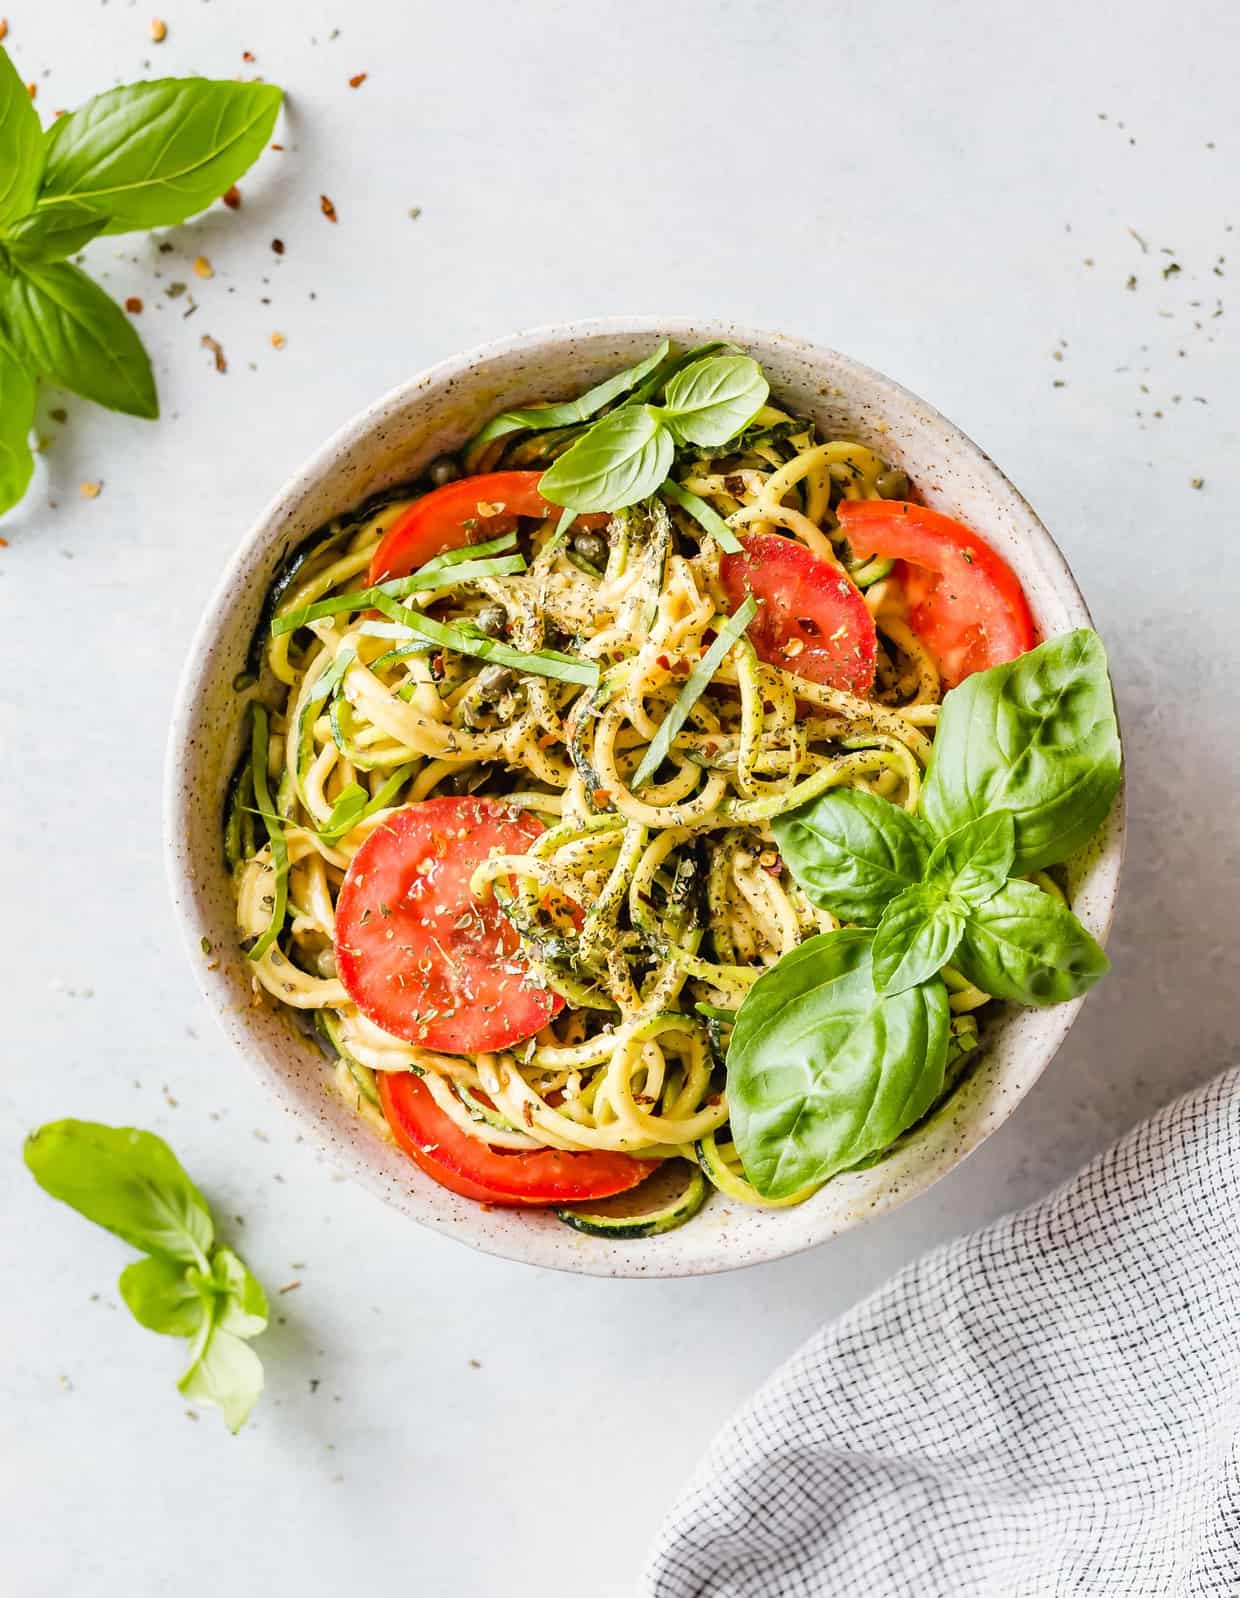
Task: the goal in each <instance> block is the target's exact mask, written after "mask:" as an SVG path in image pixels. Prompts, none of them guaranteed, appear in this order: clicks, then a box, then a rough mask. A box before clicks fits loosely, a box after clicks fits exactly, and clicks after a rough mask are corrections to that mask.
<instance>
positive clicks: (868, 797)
mask: <svg viewBox="0 0 1240 1598" xmlns="http://www.w3.org/2000/svg"><path fill="white" fill-rule="evenodd" d="M771 831H772V832H773V833H774V834H775V841H776V843H777V844H778V845H779V851H780V853H781V854H782V856H783V858H784V861H785V863H786V865H787V867H788V869H789V871H791V872H792V875H793V876H794V877H795V878H796V880H797V882H798V883H799V884H800V886H801V888H802V889H803V891H804V892H805V894H806V896H807V898H808V899H809V900H810V902H811V903H812V904H816V905H817V906H818V907H819V909H821V910H830V911H831V913H832V914H833V915H836V916H838V917H839V918H840V920H842V921H856V922H858V923H859V924H860V925H862V926H870V927H872V926H875V925H877V923H878V919H879V917H880V916H881V915H882V913H883V910H884V908H885V907H886V905H887V904H888V902H889V901H890V900H891V899H894V898H895V896H896V894H897V893H900V892H902V891H903V889H905V888H908V887H911V886H912V884H913V883H915V882H918V881H920V880H921V877H922V875H923V873H924V872H925V869H926V862H927V861H928V860H929V858H930V850H931V846H932V844H933V838H932V835H931V833H930V829H929V828H928V827H927V826H926V825H925V823H924V822H922V821H919V820H918V819H917V818H916V817H915V816H910V815H909V813H908V812H907V811H906V810H901V809H900V808H899V806H898V805H893V804H891V803H890V802H889V801H888V800H886V799H880V798H879V797H878V795H877V794H872V793H865V792H864V791H863V790H862V789H859V788H845V789H840V790H836V791H833V792H828V793H825V794H823V795H822V797H821V798H819V799H815V800H812V801H811V802H810V803H809V804H807V805H803V806H802V807H801V808H800V809H799V810H792V811H790V812H789V813H788V814H787V815H784V816H776V817H774V819H773V820H772V822H771Z"/></svg>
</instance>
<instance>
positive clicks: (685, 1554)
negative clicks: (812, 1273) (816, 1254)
mask: <svg viewBox="0 0 1240 1598" xmlns="http://www.w3.org/2000/svg"><path fill="white" fill-rule="evenodd" d="M1238 1430H1240V1070H1233V1071H1229V1072H1226V1073H1225V1074H1224V1075H1223V1076H1221V1077H1218V1078H1216V1079H1215V1080H1214V1081H1212V1082H1210V1083H1208V1084H1207V1085H1206V1086H1205V1087H1203V1088H1201V1089H1199V1090H1198V1091H1196V1092H1194V1093H1192V1094H1189V1095H1188V1096H1186V1097H1184V1098H1182V1099H1178V1100H1177V1101H1176V1102H1175V1103H1173V1104H1171V1105H1170V1106H1168V1108H1167V1109H1165V1110H1163V1111H1162V1112H1161V1113H1160V1114H1159V1115H1157V1116H1156V1117H1155V1118H1154V1119H1153V1120H1151V1121H1148V1122H1146V1123H1145V1124H1144V1125H1142V1126H1140V1127H1138V1128H1137V1129H1136V1130H1135V1131H1133V1132H1131V1133H1129V1134H1128V1136H1126V1137H1125V1138H1124V1139H1123V1140H1122V1141H1121V1142H1120V1143H1118V1144H1117V1145H1116V1146H1115V1147H1114V1148H1112V1149H1110V1150H1109V1151H1108V1152H1107V1153H1105V1154H1103V1155H1101V1156H1100V1157H1099V1158H1097V1159H1096V1160H1094V1161H1093V1162H1092V1163H1091V1164H1090V1165H1088V1166H1086V1168H1085V1169H1084V1170H1083V1171H1082V1172H1081V1173H1080V1175H1079V1176H1077V1177H1075V1178H1074V1179H1073V1180H1072V1181H1070V1182H1068V1183H1067V1184H1066V1185H1065V1186H1063V1187H1062V1188H1060V1189H1058V1190H1057V1191H1056V1192H1055V1193H1053V1194H1051V1195H1050V1197H1048V1198H1046V1199H1044V1200H1043V1201H1042V1202H1041V1203H1039V1204H1036V1205H1034V1206H1033V1207H1032V1208H1031V1209H1028V1210H1025V1211H1023V1212H1022V1213H1020V1214H1017V1215H1013V1216H1009V1217H1007V1218H1005V1219H1003V1220H1000V1221H998V1222H996V1223H995V1224H994V1225H993V1226H990V1227H987V1228H986V1230H984V1231H982V1232H979V1233H977V1234H976V1235H974V1236H972V1237H966V1238H962V1239H960V1240H959V1241H958V1242H955V1243H952V1244H949V1245H948V1246H946V1247H944V1248H940V1249H938V1250H936V1251H935V1252H934V1253H932V1254H929V1255H927V1256H926V1257H925V1258H924V1259H922V1260H920V1261H918V1262H917V1263H916V1264H914V1265H911V1266H909V1267H908V1268H907V1269H905V1270H904V1271H902V1272H901V1273H900V1274H899V1275H898V1276H896V1277H895V1278H894V1279H893V1280H892V1281H891V1282H889V1283H888V1284H887V1285H886V1286H885V1287H883V1288H881V1289H880V1290H879V1291H878V1292H877V1293H875V1294H873V1295H872V1296H871V1297H870V1298H868V1299H866V1300H865V1301H864V1302H862V1303H861V1304H859V1305H857V1307H856V1308H854V1309H853V1310H851V1311H850V1312H849V1313H848V1314H846V1315H844V1316H843V1317H842V1318H841V1319H840V1320H838V1321H836V1322H835V1323H834V1324H832V1325H830V1326H827V1327H825V1328H824V1329H823V1330H822V1331H821V1332H819V1333H818V1335H817V1336H816V1337H814V1338H813V1339H812V1340H811V1341H810V1342H809V1343H808V1344H806V1345H805V1347H804V1348H802V1349H801V1351H800V1352H799V1353H798V1354H796V1355H795V1356H794V1357H793V1358H792V1360H790V1361H789V1363H788V1364H787V1365H785V1366H784V1367H783V1368H782V1369H781V1370H780V1371H779V1372H778V1373H777V1374H776V1375H775V1376H774V1378H773V1379H772V1380H771V1381H769V1382H768V1383H767V1385H766V1386H765V1387H764V1388H763V1389H762V1390H761V1391H760V1392H759V1393H758V1394H757V1395H756V1397H755V1398H754V1399H753V1400H752V1401H751V1402H750V1404H749V1405H748V1406H747V1408H746V1409H745V1410H744V1411H743V1412H742V1413H741V1414H740V1415H739V1416H738V1417H737V1418H736V1419H735V1420H734V1421H733V1422H732V1423H731V1424H730V1425H729V1426H728V1427H727V1429H726V1430H725V1431H724V1432H723V1434H722V1435H721V1436H720V1437H719V1439H718V1440H717V1441H716V1443H715V1444H714V1446H713V1448H712V1449H711V1451H710V1453H709V1455H708V1456H707V1458H706V1459H705V1461H704V1462H703V1464H702V1465H701V1467H700V1468H699V1470H698V1472H697V1475H696V1477H695V1478H694V1480H693V1481H692V1482H691V1484H690V1486H689V1487H688V1489H687V1490H686V1492H685V1493H684V1495H683V1496H682V1498H681V1500H680V1502H679V1503H678V1504H677V1505H676V1507H675V1509H674V1510H673V1512H672V1514H671V1516H670V1518H669V1520H668V1521H667V1523H666V1525H665V1526H664V1528H663V1531H662V1533H661V1535H660V1536H659V1538H658V1542H657V1545H656V1548H655V1551H654V1554H653V1557H652V1560H651V1563H650V1565H649V1567H648V1570H647V1573H646V1577H645V1590H646V1592H647V1593H648V1594H651V1595H653V1598H707V1595H709V1598H793V1595H796V1598H802V1595H807V1598H808V1595H813V1598H834V1595H836V1594H841V1595H843V1594H847V1595H850V1598H851V1595H853V1594H857V1595H860V1598H914V1595H915V1598H939V1595H951V1598H1052V1595H1053V1598H1060V1595H1065V1598H1066V1595H1068V1594H1073V1595H1078V1598H1080V1595H1084V1598H1111V1595H1114V1598H1145V1595H1147V1594H1148V1595H1150V1598H1155V1595H1157V1598H1200V1595H1205V1594H1209V1595H1211V1598H1213V1595H1216V1594H1217V1595H1223V1594H1227V1595H1229V1598H1240V1446H1238V1443H1237V1433H1238Z"/></svg>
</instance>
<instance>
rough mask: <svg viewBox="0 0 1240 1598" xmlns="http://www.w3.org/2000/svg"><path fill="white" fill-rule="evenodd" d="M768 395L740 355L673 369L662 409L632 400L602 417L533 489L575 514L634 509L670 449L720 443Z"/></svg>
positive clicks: (660, 473)
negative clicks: (689, 445)
mask: <svg viewBox="0 0 1240 1598" xmlns="http://www.w3.org/2000/svg"><path fill="white" fill-rule="evenodd" d="M622 375H624V374H622ZM769 392H770V385H769V384H768V383H767V380H766V378H765V377H764V376H763V375H762V368H761V367H760V366H759V365H758V363H757V361H755V360H753V359H752V358H751V357H750V356H748V355H733V354H723V355H707V356H704V357H703V358H701V359H699V360H696V361H693V362H691V363H690V364H689V365H687V366H680V367H678V368H676V369H675V370H672V371H671V373H670V375H669V376H668V377H667V379H666V381H665V383H664V384H663V393H662V403H660V404H653V403H650V402H649V401H648V400H647V399H645V398H639V397H637V396H635V397H634V398H633V399H632V400H630V401H629V402H628V403H626V404H624V405H621V406H620V407H619V408H618V409H617V410H614V411H611V412H609V413H608V414H607V415H606V416H604V417H602V418H601V420H599V421H597V422H595V424H594V425H593V427H591V428H590V429H589V430H588V431H587V432H586V433H584V434H583V435H582V436H581V437H580V438H579V439H577V441H576V442H575V443H574V444H573V445H572V446H571V447H570V448H569V449H566V450H565V451H564V453H563V455H561V456H560V457H559V459H558V460H556V461H554V462H553V463H552V465H550V466H549V467H548V468H547V470H546V471H545V472H544V473H543V475H542V478H541V480H540V483H539V490H540V492H541V493H542V495H543V498H544V499H548V500H550V501H551V502H552V503H553V504H556V505H566V506H568V507H569V508H570V509H572V510H575V511H584V512H591V511H615V510H623V509H624V508H625V507H626V506H628V505H636V504H637V503H638V502H639V501H640V500H643V499H648V498H649V497H650V496H651V495H652V494H655V493H657V492H658V490H659V489H660V488H662V486H663V485H664V483H665V482H666V481H667V476H668V473H669V472H670V470H671V467H672V461H673V459H674V457H675V452H676V447H677V445H683V444H698V445H719V444H726V443H727V441H728V440H729V439H730V438H734V437H735V436H736V435H737V434H738V433H739V432H741V431H742V430H743V429H744V428H745V426H746V425H747V424H748V423H749V422H750V421H752V420H753V418H754V416H756V415H757V413H758V412H759V411H760V410H761V409H762V407H763V405H765V403H766V398H767V395H768V393H769ZM641 393H642V391H641V390H640V389H639V391H638V394H639V395H640V394H641Z"/></svg>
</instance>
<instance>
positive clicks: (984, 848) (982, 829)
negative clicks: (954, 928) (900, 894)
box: [926, 810, 1016, 905]
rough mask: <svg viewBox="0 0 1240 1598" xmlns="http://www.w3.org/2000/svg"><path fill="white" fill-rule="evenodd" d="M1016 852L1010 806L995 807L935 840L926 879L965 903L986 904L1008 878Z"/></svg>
mask: <svg viewBox="0 0 1240 1598" xmlns="http://www.w3.org/2000/svg"><path fill="white" fill-rule="evenodd" d="M1015 855H1016V827H1015V824H1014V823H1013V821H1012V813H1011V811H1010V810H995V811H992V812H991V814H990V815H988V816H979V817H978V818H977V820H976V821H966V822H965V824H964V826H963V827H958V828H957V829H956V831H955V832H949V833H948V835H947V837H946V838H942V839H940V840H939V842H938V843H936V844H935V846H934V849H933V851H932V852H931V855H930V859H929V861H928V862H927V864H926V881H927V882H929V883H934V884H935V885H936V886H938V887H940V888H941V889H943V891H944V892H946V893H951V894H954V895H955V897H956V898H957V899H962V900H963V901H964V903H965V904H968V905H975V904H985V902H986V900H987V899H989V898H991V897H992V895H994V894H996V893H998V891H999V889H1000V888H1001V887H1002V886H1003V884H1004V883H1005V882H1006V881H1007V879H1008V876H1009V874H1010V872H1011V870H1012V861H1013V859H1014V858H1015Z"/></svg>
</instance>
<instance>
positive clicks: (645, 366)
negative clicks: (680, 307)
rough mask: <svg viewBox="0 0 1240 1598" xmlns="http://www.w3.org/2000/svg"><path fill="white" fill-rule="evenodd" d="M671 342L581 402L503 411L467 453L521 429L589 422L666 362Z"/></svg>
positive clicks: (595, 390) (610, 378)
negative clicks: (606, 406)
mask: <svg viewBox="0 0 1240 1598" xmlns="http://www.w3.org/2000/svg"><path fill="white" fill-rule="evenodd" d="M671 347H672V345H671V340H670V339H664V340H663V342H662V343H661V344H660V345H659V347H658V348H657V349H656V350H654V351H653V352H652V353H651V354H650V355H647V356H646V358H645V360H644V361H639V362H638V363H637V365H636V366H631V367H629V368H628V369H627V370H626V371H623V372H617V373H616V375H615V377H609V378H608V379H607V381H606V382H605V383H599V384H598V385H597V386H596V387H594V388H591V389H588V390H587V391H586V392H585V393H584V394H583V395H581V397H580V398H579V399H575V400H564V401H562V402H561V403H560V404H558V405H522V406H518V407H516V408H515V409H514V410H511V411H502V412H501V413H500V415H498V416H496V417H493V418H492V419H491V421H489V422H488V423H487V425H486V426H485V427H484V428H483V429H482V431H481V432H480V433H476V434H475V435H474V437H473V438H471V439H470V441H469V443H468V444H467V445H466V446H465V448H466V451H467V453H471V454H472V452H473V451H475V450H477V449H481V447H482V446H483V445H484V444H491V443H493V442H494V441H495V440H496V439H497V438H503V437H504V436H505V435H506V434H508V433H516V432H519V431H520V430H521V429H522V428H535V429H537V431H538V432H540V433H541V432H544V431H546V429H547V428H550V427H572V426H573V425H574V424H575V423H577V422H588V421H589V420H590V418H591V417H592V416H597V415H598V413H599V411H601V410H602V409H603V407H604V406H605V405H610V404H611V402H612V400H615V399H619V398H620V396H621V394H627V393H628V391H629V389H631V388H635V387H636V386H637V384H639V383H640V382H641V381H642V379H643V378H644V377H648V376H649V375H650V373H651V372H653V371H656V370H657V369H658V367H659V366H661V365H662V363H663V362H664V361H665V360H666V359H667V356H668V353H669V351H670V350H671Z"/></svg>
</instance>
